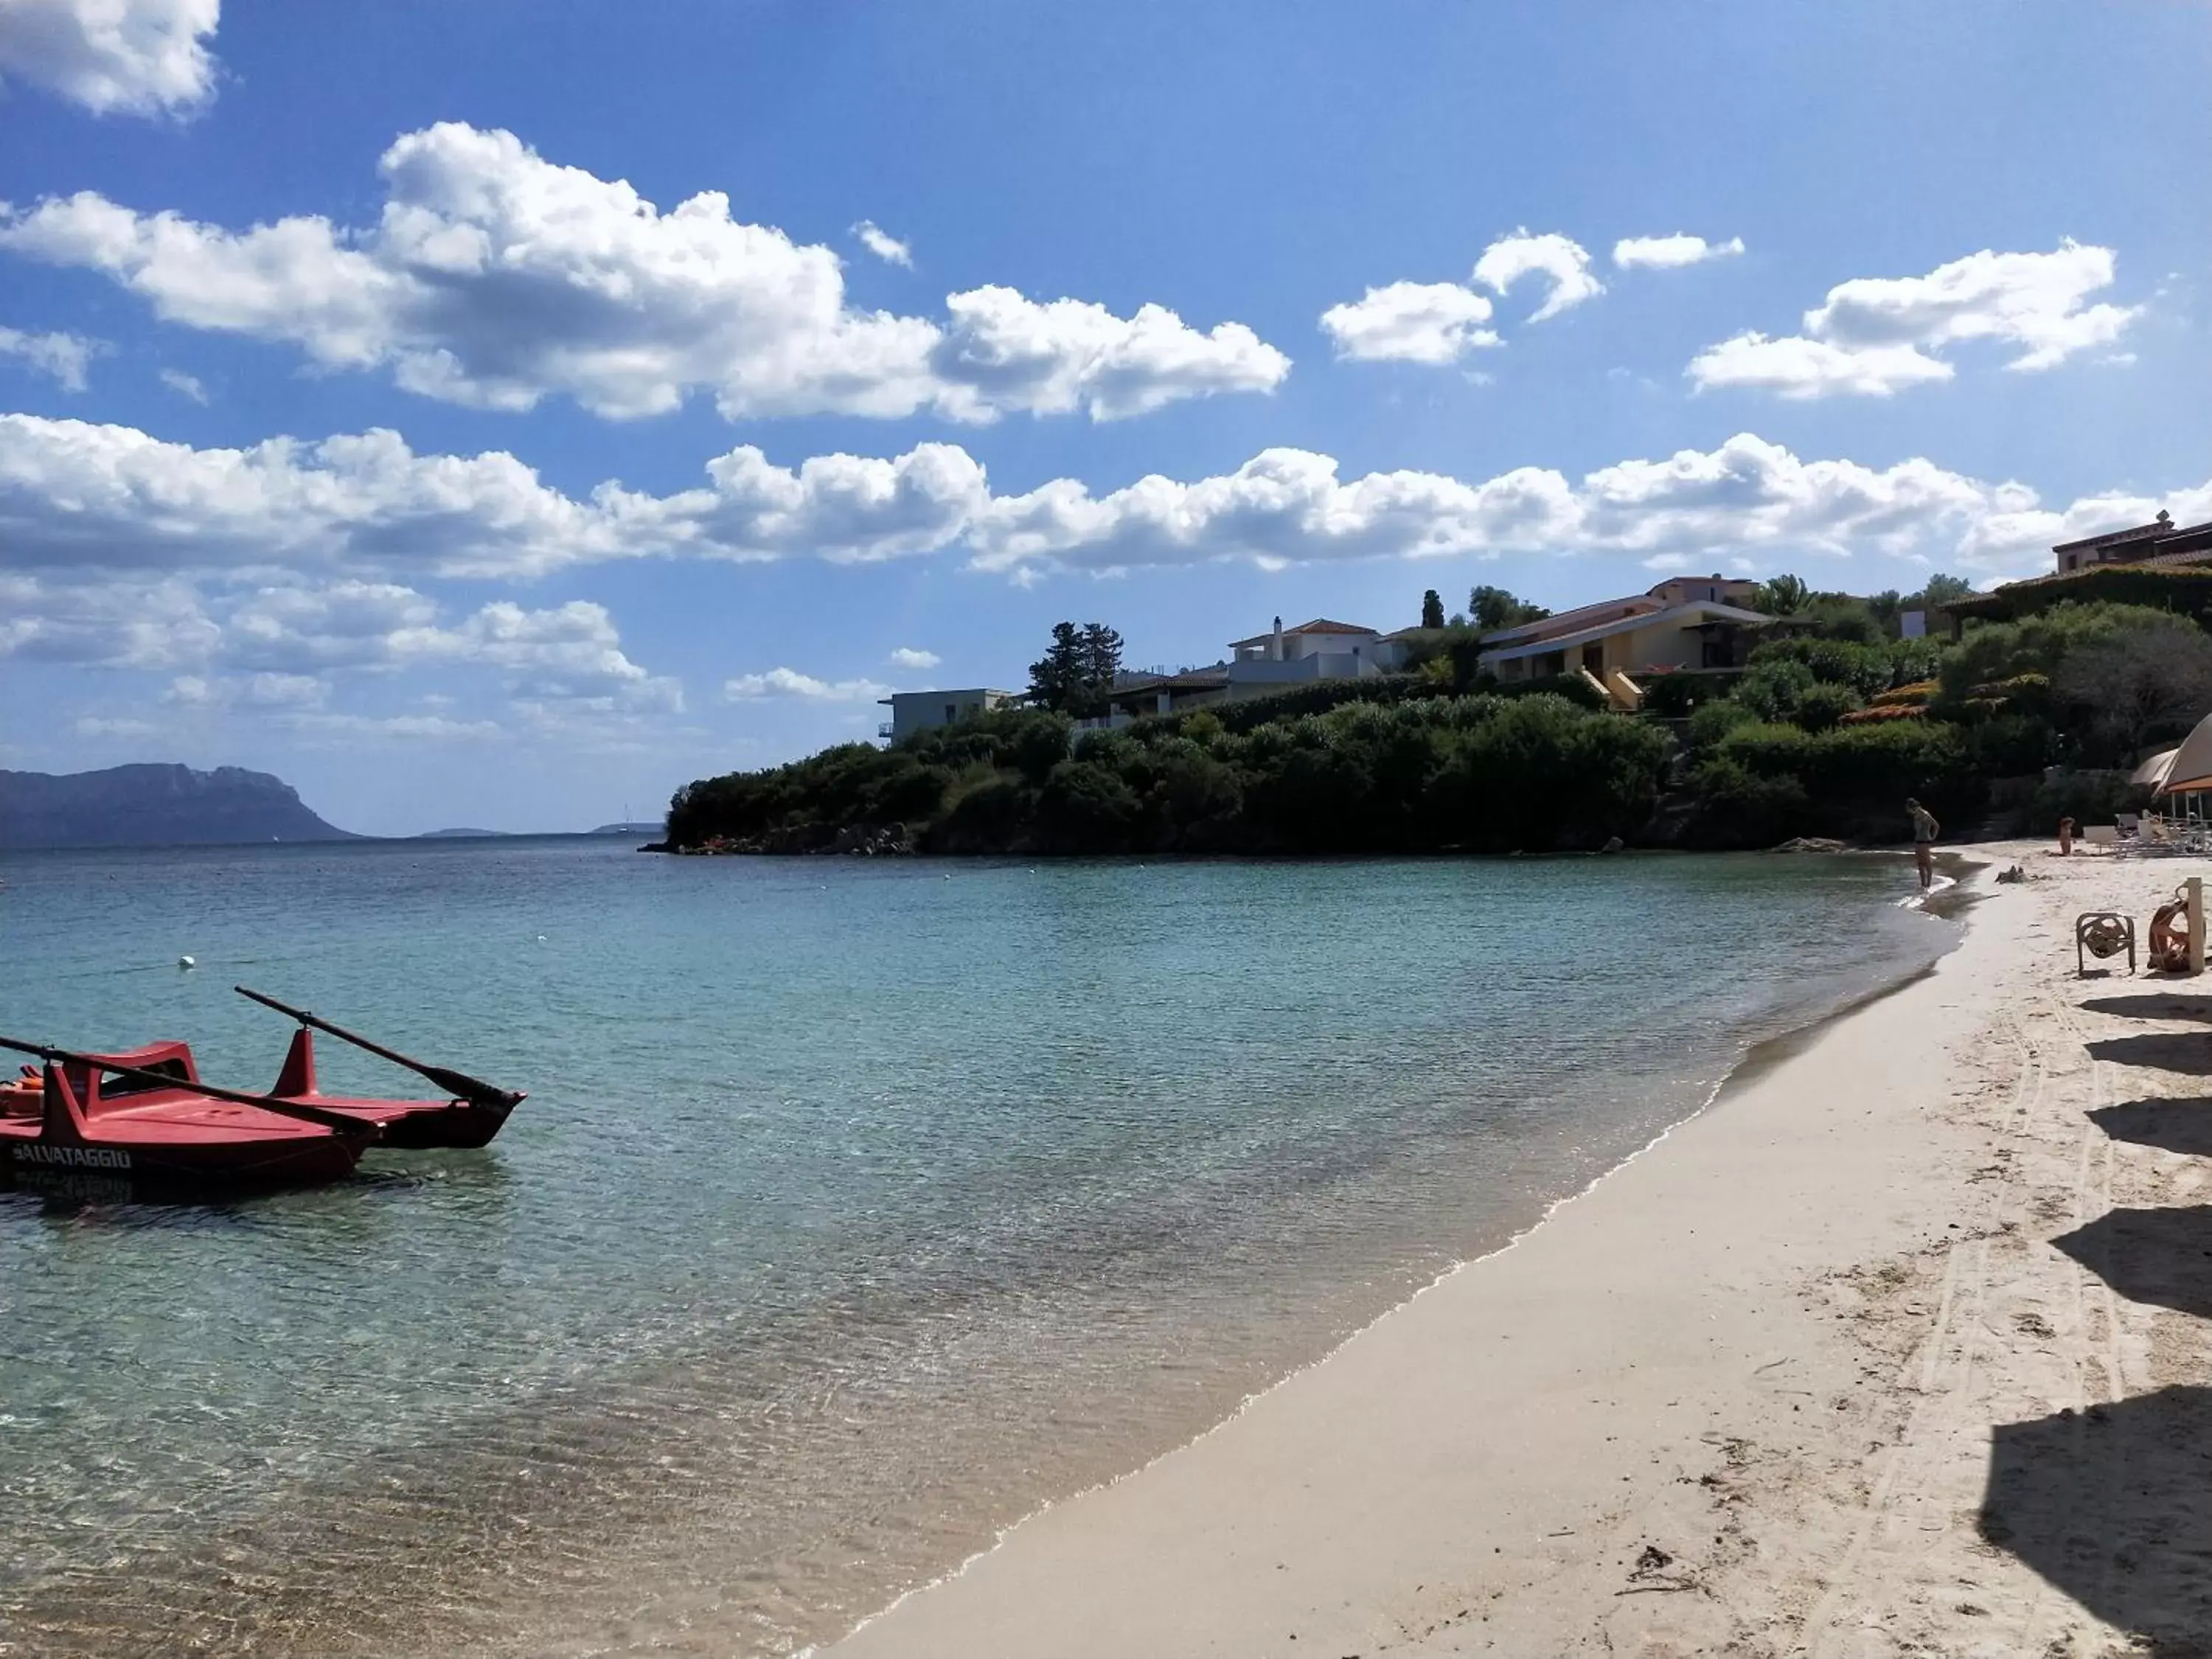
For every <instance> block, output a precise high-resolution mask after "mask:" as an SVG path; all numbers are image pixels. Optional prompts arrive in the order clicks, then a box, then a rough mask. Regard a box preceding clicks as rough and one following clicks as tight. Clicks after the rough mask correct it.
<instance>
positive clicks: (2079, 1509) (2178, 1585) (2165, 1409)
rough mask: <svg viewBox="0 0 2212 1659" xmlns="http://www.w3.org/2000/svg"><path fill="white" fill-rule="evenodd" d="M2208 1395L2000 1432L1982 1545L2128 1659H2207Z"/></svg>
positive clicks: (2097, 1409)
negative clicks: (2112, 1633) (2108, 1635)
mask: <svg viewBox="0 0 2212 1659" xmlns="http://www.w3.org/2000/svg"><path fill="white" fill-rule="evenodd" d="M2207 1486H2212V1388H2195V1387H2184V1388H2170V1389H2159V1390H2158V1391H2157V1392H2155V1393H2153V1394H2145V1395H2136V1397H2135V1398H2134V1399H2132V1400H2123V1401H2118V1402H2117V1403H2115V1404H2112V1405H2109V1406H2093V1407H2090V1408H2089V1409H2088V1410H2087V1412H2074V1411H2063V1412H2061V1413H2058V1414H2057V1416H2055V1417H2045V1418H2040V1419H2037V1420H2035V1421H2034V1422H2032V1423H2002V1424H1999V1425H1997V1427H1996V1431H1995V1432H1994V1435H1993V1437H1992V1443H1991V1446H1990V1483H1989V1490H1988V1492H1986V1493H1985V1494H1984V1499H1983V1504H1982V1513H1981V1517H1980V1529H1981V1534H1982V1536H1983V1538H1984V1540H1986V1541H1988V1542H1989V1543H1990V1544H1992V1545H1994V1546H1996V1547H1997V1548H1999V1549H2002V1550H2005V1551H2007V1552H2008V1553H2011V1554H2012V1555H2014V1556H2016V1557H2018V1558H2019V1559H2020V1560H2021V1562H2022V1563H2023V1564H2024V1565H2027V1567H2029V1568H2031V1569H2033V1571H2036V1572H2037V1573H2039V1574H2040V1575H2042V1577H2044V1578H2045V1579H2047V1580H2048V1581H2049V1582H2050V1583H2051V1584H2052V1585H2053V1586H2055V1587H2056V1588H2057V1589H2059V1590H2062V1591H2063V1592H2064V1593H2065V1594H2066V1595H2070V1596H2072V1597H2073V1598H2074V1599H2075V1601H2079V1602H2080V1603H2081V1605H2082V1606H2083V1607H2087V1609H2088V1610H2089V1611H2090V1612H2091V1613H2094V1614H2096V1615H2097V1616H2098V1617H2099V1618H2100V1619H2102V1620H2106V1621H2107V1622H2108V1623H2110V1624H2112V1625H2116V1626H2118V1627H2119V1628H2120V1629H2122V1630H2124V1631H2128V1632H2132V1633H2133V1634H2134V1635H2135V1636H2136V1638H2138V1639H2139V1640H2140V1641H2141V1642H2142V1644H2143V1645H2142V1646H2140V1647H2134V1648H2130V1649H2129V1651H2130V1652H2131V1653H2148V1654H2157V1655H2160V1656H2164V1659H2206V1656H2208V1655H2212V1571H2208V1570H2207V1564H2208V1563H2212V1511H2208V1510H2207V1509H2206V1508H2205V1506H2204V1504H2203V1492H2204V1491H2205V1490H2206V1488H2207Z"/></svg>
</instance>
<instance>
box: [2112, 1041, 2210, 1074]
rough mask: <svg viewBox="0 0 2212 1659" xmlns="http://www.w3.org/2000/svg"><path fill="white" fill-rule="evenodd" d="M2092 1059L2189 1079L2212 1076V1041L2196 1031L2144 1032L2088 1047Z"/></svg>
mask: <svg viewBox="0 0 2212 1659" xmlns="http://www.w3.org/2000/svg"><path fill="white" fill-rule="evenodd" d="M2087 1047H2088V1050H2089V1054H2090V1056H2091V1058H2093V1059H2095V1060H2111V1061H2112V1063H2113V1064H2114V1065H2116V1066H2155V1067H2156V1068H2157V1069H2158V1070H2160V1071H2161V1072H2180V1073H2184V1074H2185V1075H2187V1076H2190V1077H2212V1041H2207V1040H2206V1038H2205V1037H2204V1036H2203V1035H2201V1034H2199V1033H2197V1032H2195V1031H2181V1032H2170V1031H2141V1032H2138V1033H2136V1035H2135V1036H2117V1037H2100V1038H2099V1039H2098V1040H2097V1041H2096V1042H2092V1043H2090V1044H2088V1045H2087Z"/></svg>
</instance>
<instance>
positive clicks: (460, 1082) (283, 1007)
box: [230, 985, 522, 1111]
mask: <svg viewBox="0 0 2212 1659" xmlns="http://www.w3.org/2000/svg"><path fill="white" fill-rule="evenodd" d="M230 988H231V989H232V990H234V991H235V992H237V993H238V994H239V995H240V996H242V997H251V998H252V1000H254V1001H256V1002H258V1003H259V1004H260V1005H261V1006H263V1007H264V1008H274V1009H275V1010H276V1012H278V1013H280V1014H287V1015H289V1016H290V1017H291V1018H294V1019H296V1020H298V1021H299V1022H300V1024H302V1025H312V1026H313V1027H314V1028H315V1030H318V1031H327V1032H329V1033H330V1034H331V1036H334V1037H336V1038H337V1040H338V1041H339V1042H350V1043H352V1044H353V1046H354V1047H355V1048H366V1049H368V1052H369V1053H370V1054H374V1055H376V1056H377V1057H378V1058H380V1059H382V1060H390V1061H391V1062H392V1064H393V1065H395V1066H405V1067H406V1068H407V1069H408V1070H409V1071H410V1072H413V1073H416V1074H417V1075H419V1076H422V1077H424V1078H428V1079H429V1080H430V1081H431V1082H433V1083H435V1084H436V1085H438V1086H439V1087H440V1088H441V1089H443V1090H445V1091H447V1093H448V1094H453V1095H459V1097H461V1098H462V1099H463V1100H465V1101H467V1102H469V1103H471V1105H476V1106H491V1107H495V1108H497V1109H500V1110H502V1111H506V1110H509V1109H512V1108H513V1107H514V1106H515V1105H516V1104H517V1103H519V1102H520V1100H521V1099H522V1096H521V1094H520V1092H518V1091H515V1090H513V1089H502V1088H500V1087H499V1086H498V1085H496V1084H491V1083H486V1082H485V1081H484V1080H483V1079H482V1078H473V1077H471V1076H470V1075H469V1074H468V1073H466V1072H456V1071H454V1070H453V1069H452V1068H451V1067H449V1066H426V1065H424V1064H423V1063H422V1061H421V1060H410V1059H409V1058H408V1057H407V1056H406V1055H405V1054H401V1053H400V1052H399V1051H398V1049H396V1048H386V1047H385V1046H384V1045H383V1044H382V1043H380V1042H370V1041H369V1040H368V1038H367V1037H365V1036H362V1035H361V1034H360V1033H359V1032H357V1031H349V1030H346V1028H345V1027H344V1026H343V1025H333V1024H331V1022H330V1021H328V1020H326V1019H324V1018H320V1017H319V1016H318V1015H315V1014H311V1013H309V1012H307V1010H306V1009H305V1008H295V1007H293V1006H291V1005H290V1004H289V1003H284V1002H279V1001H277V1000H276V998H275V997H272V996H264V995H263V994H261V993H260V992H258V991H255V990H250V989H248V988H247V987H245V986H243V985H234V986H232V987H230Z"/></svg>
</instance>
